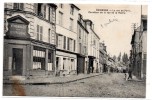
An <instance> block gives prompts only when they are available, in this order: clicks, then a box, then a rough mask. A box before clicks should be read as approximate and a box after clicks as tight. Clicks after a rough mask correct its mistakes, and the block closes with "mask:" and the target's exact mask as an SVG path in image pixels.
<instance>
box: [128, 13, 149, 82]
mask: <svg viewBox="0 0 152 100" xmlns="http://www.w3.org/2000/svg"><path fill="white" fill-rule="evenodd" d="M131 45H132V49H131V50H130V65H131V68H132V70H133V74H134V75H135V76H136V77H137V78H139V79H145V78H146V56H147V16H144V15H142V16H141V25H140V26H139V27H138V28H137V29H135V30H134V34H133V35H132V41H131Z"/></svg>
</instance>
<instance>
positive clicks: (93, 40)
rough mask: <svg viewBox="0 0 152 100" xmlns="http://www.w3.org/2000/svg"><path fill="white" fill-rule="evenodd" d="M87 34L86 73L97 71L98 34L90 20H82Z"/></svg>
mask: <svg viewBox="0 0 152 100" xmlns="http://www.w3.org/2000/svg"><path fill="white" fill-rule="evenodd" d="M84 21H85V23H86V28H87V30H88V32H89V34H88V48H89V49H88V68H87V73H94V72H99V70H100V68H99V40H100V38H99V36H98V35H97V34H96V33H95V31H94V24H93V22H92V21H91V20H88V19H86V20H84Z"/></svg>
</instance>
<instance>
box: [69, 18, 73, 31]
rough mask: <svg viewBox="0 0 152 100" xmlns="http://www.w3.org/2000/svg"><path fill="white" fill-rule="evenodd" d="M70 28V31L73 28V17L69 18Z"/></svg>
mask: <svg viewBox="0 0 152 100" xmlns="http://www.w3.org/2000/svg"><path fill="white" fill-rule="evenodd" d="M70 30H71V31H72V30H73V19H72V18H70Z"/></svg>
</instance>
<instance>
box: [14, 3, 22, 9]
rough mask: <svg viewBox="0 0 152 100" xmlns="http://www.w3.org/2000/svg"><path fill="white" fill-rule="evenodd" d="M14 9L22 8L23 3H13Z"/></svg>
mask: <svg viewBox="0 0 152 100" xmlns="http://www.w3.org/2000/svg"><path fill="white" fill-rule="evenodd" d="M14 9H17V10H23V9H24V4H23V3H14Z"/></svg>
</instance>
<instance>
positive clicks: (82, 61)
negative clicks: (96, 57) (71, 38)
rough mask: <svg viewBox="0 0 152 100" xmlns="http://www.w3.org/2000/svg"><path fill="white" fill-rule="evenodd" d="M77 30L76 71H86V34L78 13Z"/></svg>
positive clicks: (84, 25)
mask: <svg viewBox="0 0 152 100" xmlns="http://www.w3.org/2000/svg"><path fill="white" fill-rule="evenodd" d="M77 22H78V30H77V53H78V54H77V73H78V74H79V73H87V66H88V56H87V55H88V34H89V32H88V31H87V29H86V23H85V21H84V20H83V16H82V15H81V14H79V17H78V21H77Z"/></svg>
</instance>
